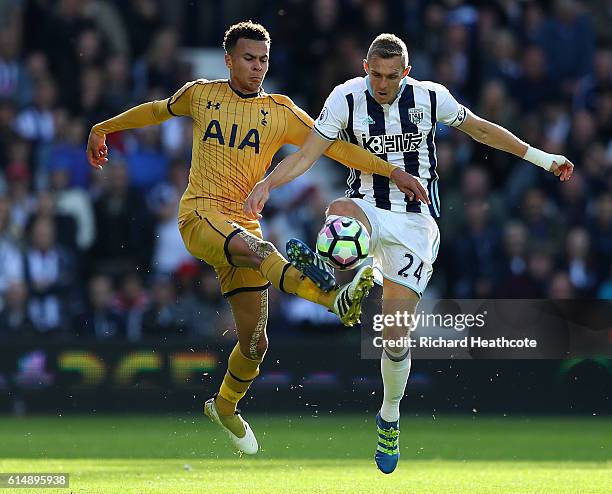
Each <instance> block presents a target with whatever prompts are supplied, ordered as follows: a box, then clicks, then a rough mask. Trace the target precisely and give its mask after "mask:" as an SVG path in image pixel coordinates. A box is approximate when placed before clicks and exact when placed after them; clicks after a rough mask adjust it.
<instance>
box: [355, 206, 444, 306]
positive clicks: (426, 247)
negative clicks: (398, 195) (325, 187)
mask: <svg viewBox="0 0 612 494" xmlns="http://www.w3.org/2000/svg"><path fill="white" fill-rule="evenodd" d="M351 200H352V201H354V202H355V204H357V205H358V206H359V207H360V208H361V209H362V211H363V212H364V213H365V215H366V216H367V217H368V221H369V222H370V226H371V227H372V235H371V238H370V255H371V256H372V257H373V259H374V263H373V265H374V269H375V270H376V271H378V272H379V273H380V274H382V276H383V277H384V278H387V279H388V280H390V281H393V282H394V283H397V284H398V285H403V286H406V287H408V288H410V289H411V290H412V291H414V292H416V293H417V294H418V295H419V297H420V296H422V295H423V292H424V291H425V287H426V286H427V283H429V279H430V278H431V275H432V273H433V263H434V261H435V260H436V257H437V256H438V249H439V248H440V230H439V229H438V224H437V223H436V222H435V220H434V219H433V218H432V217H431V216H430V215H428V214H422V213H403V212H396V211H387V210H386V209H380V208H377V207H376V206H374V205H373V204H370V203H369V202H367V201H365V200H363V199H351Z"/></svg>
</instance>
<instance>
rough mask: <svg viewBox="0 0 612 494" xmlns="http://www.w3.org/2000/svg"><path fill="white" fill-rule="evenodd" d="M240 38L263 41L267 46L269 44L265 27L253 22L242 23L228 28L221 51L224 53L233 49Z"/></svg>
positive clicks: (268, 35)
mask: <svg viewBox="0 0 612 494" xmlns="http://www.w3.org/2000/svg"><path fill="white" fill-rule="evenodd" d="M240 38H244V39H252V40H254V41H265V42H266V43H267V44H270V33H268V31H267V29H266V28H265V27H263V26H262V25H261V24H257V23H255V22H253V21H242V22H239V23H238V24H234V25H232V26H230V27H229V29H228V30H227V31H225V36H224V37H223V49H224V50H225V51H226V53H229V52H230V51H232V50H233V49H234V47H235V46H236V43H238V40H239V39H240Z"/></svg>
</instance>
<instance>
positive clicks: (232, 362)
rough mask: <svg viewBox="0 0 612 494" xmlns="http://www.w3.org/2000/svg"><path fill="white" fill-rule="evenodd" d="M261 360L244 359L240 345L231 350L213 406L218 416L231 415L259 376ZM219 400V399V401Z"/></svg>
mask: <svg viewBox="0 0 612 494" xmlns="http://www.w3.org/2000/svg"><path fill="white" fill-rule="evenodd" d="M259 364H261V359H259V360H254V359H250V358H248V357H245V356H244V355H243V354H242V352H241V351H240V345H239V344H238V343H236V346H235V347H234V349H233V350H232V353H231V354H230V356H229V361H228V363H227V372H226V373H225V377H224V378H223V382H222V383H221V388H220V389H219V395H218V396H217V400H216V401H215V405H216V407H217V410H218V411H219V414H220V415H233V414H234V412H235V411H236V405H237V404H238V402H239V401H240V400H241V399H242V398H243V397H244V395H245V394H246V392H247V390H248V389H249V386H250V385H251V383H252V382H253V380H254V379H255V378H256V377H257V376H258V375H259ZM219 398H221V399H219Z"/></svg>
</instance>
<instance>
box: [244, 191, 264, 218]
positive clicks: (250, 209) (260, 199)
mask: <svg viewBox="0 0 612 494" xmlns="http://www.w3.org/2000/svg"><path fill="white" fill-rule="evenodd" d="M269 197H270V187H269V186H268V184H267V183H266V182H265V181H261V182H258V183H257V184H256V185H255V187H253V190H252V191H251V193H250V194H249V196H248V197H247V199H246V201H245V203H244V213H245V214H246V215H247V217H249V218H250V219H252V220H258V219H260V218H261V214H260V213H261V211H262V209H263V207H264V206H265V204H266V202H267V201H268V198H269Z"/></svg>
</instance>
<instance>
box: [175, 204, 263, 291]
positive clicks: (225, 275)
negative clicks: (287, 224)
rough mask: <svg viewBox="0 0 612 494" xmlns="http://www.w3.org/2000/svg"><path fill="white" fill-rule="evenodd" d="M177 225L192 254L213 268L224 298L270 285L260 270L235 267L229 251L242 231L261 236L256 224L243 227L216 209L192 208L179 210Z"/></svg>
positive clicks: (259, 228)
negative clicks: (232, 242)
mask: <svg viewBox="0 0 612 494" xmlns="http://www.w3.org/2000/svg"><path fill="white" fill-rule="evenodd" d="M178 225H179V231H180V232H181V236H182V237H183V242H184V243H185V247H187V250H188V251H189V252H190V253H191V255H193V256H194V257H197V258H198V259H201V260H202V261H204V262H205V263H206V264H210V265H211V266H212V267H213V268H215V271H216V272H217V277H218V278H219V283H220V284H221V292H222V293H223V296H224V297H230V296H232V295H235V294H236V293H240V292H247V291H259V290H265V289H266V288H268V287H269V286H270V282H269V281H268V280H267V279H266V278H264V277H263V276H262V274H261V273H260V272H259V271H257V270H255V269H251V268H241V267H237V266H235V265H234V264H233V263H232V259H231V256H230V254H229V252H228V244H229V241H230V240H231V239H232V238H233V237H234V235H236V234H238V233H239V232H241V231H248V232H249V233H251V234H252V235H255V236H256V237H259V238H263V234H262V232H261V227H260V226H259V223H257V222H252V225H250V226H249V227H243V226H240V225H238V224H237V223H235V222H234V221H232V220H231V219H230V218H229V217H228V216H226V215H224V214H223V213H220V212H219V211H214V210H210V211H202V210H191V211H184V212H181V214H180V216H179V222H178Z"/></svg>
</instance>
